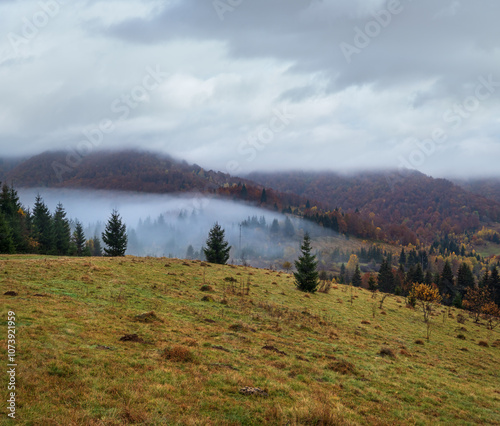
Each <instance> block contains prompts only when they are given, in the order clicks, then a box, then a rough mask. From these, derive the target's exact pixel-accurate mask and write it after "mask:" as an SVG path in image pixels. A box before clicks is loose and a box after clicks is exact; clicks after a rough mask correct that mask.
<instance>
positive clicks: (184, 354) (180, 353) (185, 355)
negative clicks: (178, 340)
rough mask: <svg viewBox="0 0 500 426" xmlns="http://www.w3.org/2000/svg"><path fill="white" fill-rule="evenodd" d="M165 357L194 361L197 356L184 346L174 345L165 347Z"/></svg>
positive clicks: (171, 359) (181, 360)
mask: <svg viewBox="0 0 500 426" xmlns="http://www.w3.org/2000/svg"><path fill="white" fill-rule="evenodd" d="M162 356H163V358H165V359H168V360H169V361H173V362H194V361H195V357H194V355H193V353H192V352H191V351H190V350H189V349H188V348H185V347H184V346H174V347H172V348H165V349H164V350H163V354H162Z"/></svg>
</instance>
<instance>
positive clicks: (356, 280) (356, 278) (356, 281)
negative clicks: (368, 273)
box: [352, 265, 363, 287]
mask: <svg viewBox="0 0 500 426" xmlns="http://www.w3.org/2000/svg"><path fill="white" fill-rule="evenodd" d="M362 283H363V279H362V278H361V271H360V270H359V265H356V269H355V270H354V274H353V276H352V285H353V286H354V287H361V284H362Z"/></svg>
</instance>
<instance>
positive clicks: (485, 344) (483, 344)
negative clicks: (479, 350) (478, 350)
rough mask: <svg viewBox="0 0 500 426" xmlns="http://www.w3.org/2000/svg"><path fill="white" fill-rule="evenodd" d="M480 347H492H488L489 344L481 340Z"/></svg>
mask: <svg viewBox="0 0 500 426" xmlns="http://www.w3.org/2000/svg"><path fill="white" fill-rule="evenodd" d="M478 345H479V346H482V347H484V348H489V347H490V345H488V342H487V341H486V340H480V341H479V343H478Z"/></svg>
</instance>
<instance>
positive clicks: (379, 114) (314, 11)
mask: <svg viewBox="0 0 500 426" xmlns="http://www.w3.org/2000/svg"><path fill="white" fill-rule="evenodd" d="M499 16H500V2H498V0H496V1H495V0H481V1H478V0H474V1H473V0H418V1H417V0H415V1H412V0H400V1H398V0H390V1H380V0H216V1H212V0H164V1H155V0H142V1H136V0H106V1H93V0H71V1H69V0H65V1H62V0H41V1H27V0H22V1H15V0H10V1H9V0H3V1H2V2H1V3H0V36H1V38H0V147H1V153H0V156H6V155H30V154H37V153H40V152H43V151H45V150H48V149H71V150H78V151H80V152H81V153H83V154H84V153H85V152H88V151H89V150H94V149H97V148H96V147H99V148H105V149H108V148H113V149H114V148H129V147H141V148H144V149H150V150H155V151H161V152H165V153H168V154H171V155H173V156H175V157H178V158H182V159H186V160H187V161H189V162H195V163H198V164H199V165H201V166H203V167H205V168H212V169H217V170H222V171H227V172H231V173H234V174H237V173H240V174H243V173H245V172H249V171H254V170H278V169H279V170H282V169H298V168H301V169H334V170H346V169H365V168H391V169H394V168H397V167H409V168H416V169H418V170H420V171H422V172H424V173H427V174H431V175H433V176H452V175H455V176H456V175H462V174H465V175H481V174H500V173H499V168H498V160H499V158H500V141H499V138H498V136H499V134H500V25H499V24H498V17H499Z"/></svg>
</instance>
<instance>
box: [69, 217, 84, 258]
mask: <svg viewBox="0 0 500 426" xmlns="http://www.w3.org/2000/svg"><path fill="white" fill-rule="evenodd" d="M72 244H73V249H72V252H73V254H75V255H76V256H83V254H84V253H83V252H84V250H85V234H84V232H83V226H82V224H81V223H80V222H78V221H76V226H75V231H74V232H73V237H72Z"/></svg>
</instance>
